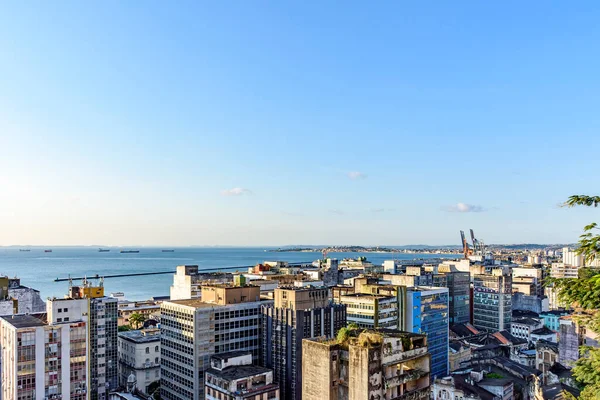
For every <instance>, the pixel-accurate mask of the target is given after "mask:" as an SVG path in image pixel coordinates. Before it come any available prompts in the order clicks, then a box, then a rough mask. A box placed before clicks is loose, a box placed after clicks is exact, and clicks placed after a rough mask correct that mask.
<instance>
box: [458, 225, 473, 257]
mask: <svg viewBox="0 0 600 400" xmlns="http://www.w3.org/2000/svg"><path fill="white" fill-rule="evenodd" d="M460 238H461V241H462V246H463V254H464V255H465V258H469V256H470V255H472V254H473V250H472V249H470V248H469V243H467V239H466V238H465V232H464V231H460Z"/></svg>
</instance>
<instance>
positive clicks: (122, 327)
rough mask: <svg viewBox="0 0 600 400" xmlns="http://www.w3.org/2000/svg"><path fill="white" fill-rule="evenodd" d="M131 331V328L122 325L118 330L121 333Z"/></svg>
mask: <svg viewBox="0 0 600 400" xmlns="http://www.w3.org/2000/svg"><path fill="white" fill-rule="evenodd" d="M130 330H131V327H130V326H129V325H121V326H120V327H119V328H118V331H119V332H127V331H130Z"/></svg>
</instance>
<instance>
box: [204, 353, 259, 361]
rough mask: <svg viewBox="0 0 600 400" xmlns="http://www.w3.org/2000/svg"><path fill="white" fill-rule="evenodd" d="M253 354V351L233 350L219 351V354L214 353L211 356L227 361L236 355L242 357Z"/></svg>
mask: <svg viewBox="0 0 600 400" xmlns="http://www.w3.org/2000/svg"><path fill="white" fill-rule="evenodd" d="M248 355H249V356H252V353H250V352H247V351H232V352H229V353H219V354H213V355H212V356H211V358H216V359H217V360H221V361H227V360H229V359H230V358H235V357H242V356H248Z"/></svg>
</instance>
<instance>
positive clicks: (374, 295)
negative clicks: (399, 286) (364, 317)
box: [340, 293, 394, 299]
mask: <svg viewBox="0 0 600 400" xmlns="http://www.w3.org/2000/svg"><path fill="white" fill-rule="evenodd" d="M340 297H368V298H372V299H393V298H394V296H386V295H383V294H374V293H347V294H343V295H341V296H340Z"/></svg>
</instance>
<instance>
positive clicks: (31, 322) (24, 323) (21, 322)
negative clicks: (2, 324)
mask: <svg viewBox="0 0 600 400" xmlns="http://www.w3.org/2000/svg"><path fill="white" fill-rule="evenodd" d="M36 315H37V316H38V317H34V316H33V315H30V314H17V315H10V316H5V317H0V318H2V319H3V320H5V321H6V322H8V323H9V324H11V325H12V326H14V327H15V328H17V329H18V328H33V327H36V326H44V325H46V323H45V322H44V321H43V319H41V318H43V317H44V316H45V315H46V314H45V313H43V314H36Z"/></svg>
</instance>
